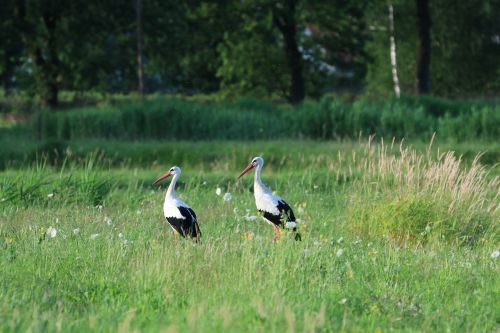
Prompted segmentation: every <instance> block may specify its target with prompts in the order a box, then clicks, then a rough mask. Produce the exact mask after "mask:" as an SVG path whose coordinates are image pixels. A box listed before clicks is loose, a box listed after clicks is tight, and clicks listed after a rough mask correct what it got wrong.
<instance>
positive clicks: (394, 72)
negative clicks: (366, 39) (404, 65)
mask: <svg viewBox="0 0 500 333" xmlns="http://www.w3.org/2000/svg"><path fill="white" fill-rule="evenodd" d="M388 7H389V31H390V42H391V51H390V55H391V67H392V81H393V83H394V93H395V94H396V97H397V98H399V96H400V95H401V88H400V87H399V78H398V64H397V56H396V36H395V32H394V8H393V6H392V3H389V5H388Z"/></svg>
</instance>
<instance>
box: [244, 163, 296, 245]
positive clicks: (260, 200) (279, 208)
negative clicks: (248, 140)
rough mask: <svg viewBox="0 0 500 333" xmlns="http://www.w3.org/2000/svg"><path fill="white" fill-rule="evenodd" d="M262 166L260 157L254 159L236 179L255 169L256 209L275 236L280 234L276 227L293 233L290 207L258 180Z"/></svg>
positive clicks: (292, 217) (292, 216)
mask: <svg viewBox="0 0 500 333" xmlns="http://www.w3.org/2000/svg"><path fill="white" fill-rule="evenodd" d="M263 166H264V159H263V158H262V157H255V158H254V159H253V160H252V162H251V163H250V164H249V165H248V166H247V167H246V168H245V169H244V170H243V171H242V172H241V174H240V175H239V177H238V178H240V177H241V176H243V175H244V174H245V173H246V172H248V171H249V170H250V169H252V168H255V175H254V181H253V192H254V196H255V205H256V206H257V209H258V210H259V211H260V212H261V213H262V214H263V215H264V219H265V220H266V222H268V223H269V224H271V225H272V226H273V227H274V232H275V234H276V233H278V235H280V234H281V233H280V231H279V229H277V227H282V228H290V229H292V230H293V231H296V230H297V228H296V226H297V224H296V222H295V216H294V214H293V211H292V208H291V207H290V205H288V204H287V203H286V201H285V200H283V199H282V198H281V197H279V196H277V195H275V194H273V193H272V192H271V190H269V189H268V188H267V187H266V185H264V183H263V182H262V180H261V179H260V173H261V171H262V167H263ZM295 239H297V240H300V234H298V233H296V234H295Z"/></svg>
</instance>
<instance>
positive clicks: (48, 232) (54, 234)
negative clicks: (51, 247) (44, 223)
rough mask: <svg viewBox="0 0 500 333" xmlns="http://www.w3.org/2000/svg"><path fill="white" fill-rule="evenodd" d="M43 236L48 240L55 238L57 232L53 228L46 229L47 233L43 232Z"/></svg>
mask: <svg viewBox="0 0 500 333" xmlns="http://www.w3.org/2000/svg"><path fill="white" fill-rule="evenodd" d="M45 234H46V235H47V236H49V237H50V238H54V237H56V236H57V230H56V228H54V227H48V228H47V231H46V232H45Z"/></svg>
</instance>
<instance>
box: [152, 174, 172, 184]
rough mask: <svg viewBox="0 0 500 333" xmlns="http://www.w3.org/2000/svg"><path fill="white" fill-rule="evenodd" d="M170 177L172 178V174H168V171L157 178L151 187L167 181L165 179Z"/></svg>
mask: <svg viewBox="0 0 500 333" xmlns="http://www.w3.org/2000/svg"><path fill="white" fill-rule="evenodd" d="M170 176H172V174H171V173H170V171H169V172H167V173H166V174H164V175H163V176H160V177H158V179H157V180H155V181H154V182H153V183H152V184H151V185H155V184H157V183H159V182H161V181H162V180H164V179H167V178H168V177H170Z"/></svg>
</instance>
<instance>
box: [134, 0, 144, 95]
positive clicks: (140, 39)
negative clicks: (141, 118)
mask: <svg viewBox="0 0 500 333" xmlns="http://www.w3.org/2000/svg"><path fill="white" fill-rule="evenodd" d="M136 11H137V78H138V80H139V82H138V83H139V86H138V92H139V94H140V95H141V97H144V93H145V86H144V52H143V50H144V27H143V19H142V0H137V3H136Z"/></svg>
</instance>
